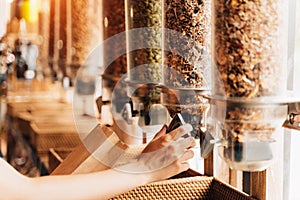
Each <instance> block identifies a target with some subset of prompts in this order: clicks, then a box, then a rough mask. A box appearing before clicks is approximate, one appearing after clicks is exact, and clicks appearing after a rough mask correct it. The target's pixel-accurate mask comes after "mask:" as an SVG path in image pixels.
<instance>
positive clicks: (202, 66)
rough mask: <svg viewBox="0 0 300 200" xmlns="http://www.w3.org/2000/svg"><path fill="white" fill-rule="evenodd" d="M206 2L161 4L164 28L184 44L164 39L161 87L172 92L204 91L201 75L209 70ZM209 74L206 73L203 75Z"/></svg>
mask: <svg viewBox="0 0 300 200" xmlns="http://www.w3.org/2000/svg"><path fill="white" fill-rule="evenodd" d="M210 10H211V1H210V0H185V1H183V0H165V1H164V19H165V21H164V26H165V28H167V29H171V30H175V31H177V32H179V33H180V34H182V36H183V37H185V40H184V41H182V39H179V38H177V39H176V38H174V36H172V35H169V34H166V35H165V40H166V42H165V45H166V49H168V50H173V49H177V50H178V51H179V52H180V53H179V54H176V52H166V53H165V62H164V64H165V65H166V68H167V69H166V72H165V73H164V83H165V84H166V85H169V86H172V87H176V88H182V87H183V88H207V87H208V85H207V81H208V80H206V79H207V77H204V75H203V74H205V73H207V72H206V71H207V70H209V68H210V56H209V54H210V39H211V38H210V30H211V24H210V22H211V20H210V18H211V11H210ZM207 74H209V73H207Z"/></svg>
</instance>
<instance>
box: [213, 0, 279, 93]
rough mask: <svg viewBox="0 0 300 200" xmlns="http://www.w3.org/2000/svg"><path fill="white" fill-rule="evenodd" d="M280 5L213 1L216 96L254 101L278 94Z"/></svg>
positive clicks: (268, 1) (276, 0)
mask: <svg viewBox="0 0 300 200" xmlns="http://www.w3.org/2000/svg"><path fill="white" fill-rule="evenodd" d="M279 2H280V1H279V0H264V1H260V0H226V1H223V0H222V1H221V0H216V1H215V6H214V16H213V17H214V38H213V41H214V52H213V53H214V63H215V65H216V66H215V67H216V69H215V71H216V72H215V74H216V76H218V73H219V76H220V82H218V81H216V82H215V83H216V84H217V85H215V89H216V93H217V94H218V95H224V96H226V97H246V98H253V97H261V96H269V95H274V94H275V95H276V93H278V89H279V88H280V87H278V83H276V81H280V77H279V76H281V74H280V70H281V67H282V66H281V64H280V63H281V60H280V59H281V55H280V54H282V52H281V51H280V49H279V34H280V31H279V27H280V26H279V25H280V24H279V21H280V20H279V13H278V9H279V6H280V5H279ZM274 80H275V81H274ZM222 85H223V86H224V87H221V86H222ZM224 90H225V94H224Z"/></svg>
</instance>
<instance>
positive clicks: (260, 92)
mask: <svg viewBox="0 0 300 200" xmlns="http://www.w3.org/2000/svg"><path fill="white" fill-rule="evenodd" d="M212 12H213V13H212V19H213V21H212V26H213V27H212V28H213V34H212V41H213V45H212V61H213V63H212V66H213V67H212V75H213V77H212V86H213V87H212V95H211V116H212V125H213V133H215V142H216V143H217V144H218V145H220V151H219V152H220V156H221V157H222V158H223V159H224V160H225V161H226V162H227V163H228V164H229V166H230V167H231V168H233V169H237V170H243V171H260V170H264V169H266V168H267V167H268V166H270V165H271V164H272V162H273V161H274V158H275V157H276V145H277V144H278V142H277V140H278V139H277V136H278V134H280V133H281V125H282V123H283V122H284V120H285V118H286V115H287V103H288V102H289V101H293V100H292V98H290V95H289V93H288V78H287V77H288V74H289V73H290V72H289V69H290V67H291V66H288V64H287V63H288V62H287V58H288V56H289V55H288V44H289V43H288V39H289V37H288V31H287V30H288V25H289V22H291V21H289V9H288V4H287V3H286V2H285V1H281V0H265V1H239V0H231V1H226V2H224V1H221V0H215V1H214V3H213V6H212Z"/></svg>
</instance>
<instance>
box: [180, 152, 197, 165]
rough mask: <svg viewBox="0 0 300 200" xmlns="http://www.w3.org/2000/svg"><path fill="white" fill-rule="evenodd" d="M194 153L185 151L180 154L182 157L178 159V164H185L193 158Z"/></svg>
mask: <svg viewBox="0 0 300 200" xmlns="http://www.w3.org/2000/svg"><path fill="white" fill-rule="evenodd" d="M194 154H195V153H194V151H192V150H187V151H186V152H184V153H183V154H182V156H181V157H180V158H179V161H180V162H186V161H187V160H189V159H191V158H193V157H194Z"/></svg>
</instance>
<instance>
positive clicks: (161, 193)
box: [112, 176, 255, 200]
mask: <svg viewBox="0 0 300 200" xmlns="http://www.w3.org/2000/svg"><path fill="white" fill-rule="evenodd" d="M112 199H115V200H124V199H134V200H136V199H149V200H150V199H151V200H153V199H180V200H194V199H203V200H204V199H213V200H226V199H228V200H253V199H255V198H253V197H250V196H249V195H247V194H245V193H242V192H240V191H238V190H236V189H235V188H233V187H232V186H230V185H228V184H225V183H223V182H221V181H219V180H218V179H216V178H213V177H207V176H195V177H189V178H178V179H170V180H166V181H160V182H156V183H151V184H148V185H144V186H140V187H138V188H136V189H134V190H131V191H129V192H127V193H124V194H121V195H119V196H117V197H114V198H112Z"/></svg>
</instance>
